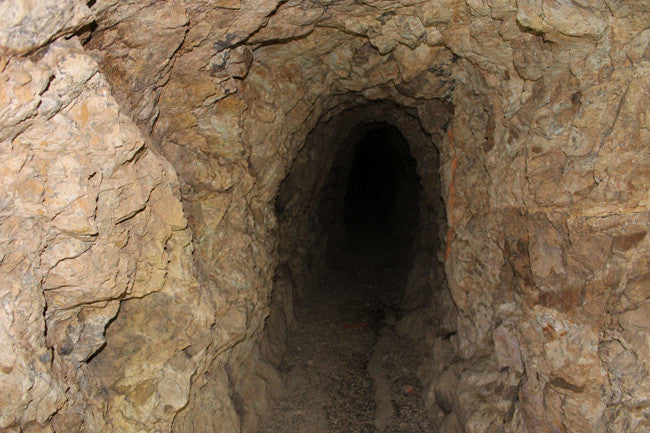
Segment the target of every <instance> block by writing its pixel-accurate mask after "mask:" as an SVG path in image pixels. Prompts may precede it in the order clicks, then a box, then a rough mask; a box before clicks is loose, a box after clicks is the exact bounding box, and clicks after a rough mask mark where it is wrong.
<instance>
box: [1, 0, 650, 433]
mask: <svg viewBox="0 0 650 433" xmlns="http://www.w3.org/2000/svg"><path fill="white" fill-rule="evenodd" d="M649 25H650V10H649V8H648V5H647V2H644V1H640V2H638V1H632V0H617V1H613V0H598V1H583V0H574V1H568V0H566V1H564V0H562V1H547V0H517V1H514V0H483V1H479V0H467V1H463V0H428V1H427V0H422V1H420V0H403V1H400V2H394V1H391V2H389V1H383V0H368V1H363V2H356V1H351V0H342V1H329V0H328V1H292V0H290V1H286V2H280V1H278V0H241V1H239V0H236V1H232V0H225V1H216V2H206V1H202V0H170V1H167V2H162V1H154V0H147V1H117V0H97V1H90V2H83V1H76V0H65V1H50V0H33V1H27V0H18V1H9V0H5V1H0V185H1V186H2V193H3V195H2V197H1V198H0V305H1V306H2V310H3V313H2V314H0V349H1V350H0V431H3V432H4V431H7V432H20V431H24V432H31V431H45V432H52V431H57V432H63V431H65V432H75V431H87V432H100V431H120V432H136V431H137V432H139V431H161V432H162V431H176V432H183V431H196V432H199V431H205V432H208V431H214V432H224V433H225V432H228V433H232V432H238V431H242V432H253V431H255V429H256V426H257V423H258V420H259V418H260V417H262V416H263V415H264V413H265V411H266V409H267V407H268V399H269V397H270V396H272V395H277V392H278V390H279V389H280V388H281V385H280V384H279V382H278V376H277V373H276V371H275V369H274V367H277V365H278V362H279V360H280V359H281V357H282V353H283V351H284V341H285V335H286V332H290V331H291V328H292V326H294V325H295V319H294V307H295V306H296V305H297V304H296V302H297V301H299V300H300V297H301V296H302V295H304V291H305V290H308V289H307V288H308V287H310V286H309V283H310V282H311V281H313V278H314V272H315V267H316V266H315V265H314V264H317V263H319V262H320V261H322V260H323V258H324V246H323V244H324V243H325V240H326V239H327V233H328V227H329V226H328V225H327V223H328V222H331V223H332V224H336V223H337V222H336V219H335V218H334V217H333V216H332V215H334V213H335V211H336V206H335V205H334V204H335V203H338V202H337V201H336V200H335V199H332V200H330V201H327V200H325V203H326V204H327V205H324V204H322V203H321V199H322V197H336V191H335V190H332V191H330V190H328V189H327V188H328V187H327V185H328V184H327V180H328V175H329V173H330V169H332V170H334V171H336V170H339V171H340V172H341V173H344V172H345V170H349V167H348V168H346V167H347V166H346V165H345V164H346V163H345V161H348V162H349V155H350V146H349V144H350V143H349V142H350V141H351V140H353V139H354V137H356V136H358V135H359V134H360V133H361V132H360V131H362V130H363V128H367V125H369V124H373V123H376V122H387V123H389V124H392V125H393V126H395V127H396V128H398V129H399V130H400V132H401V134H402V135H403V136H404V138H405V139H406V140H407V141H408V142H409V147H410V151H411V153H412V155H413V157H414V159H415V160H416V165H417V172H418V175H419V177H420V183H421V185H422V190H423V193H422V196H421V197H420V202H419V215H420V217H419V218H420V225H419V227H418V229H417V236H416V239H417V241H416V242H415V244H414V245H415V246H414V249H415V252H414V255H415V256H416V257H418V259H417V260H415V261H414V263H416V264H417V266H414V267H413V270H412V278H411V280H410V282H409V287H407V290H406V299H405V300H404V302H403V306H404V308H405V309H410V311H409V314H408V315H406V316H405V319H404V323H403V324H402V325H401V326H398V329H400V331H401V332H403V333H406V334H411V335H413V336H415V337H417V338H419V341H420V342H421V343H422V344H423V345H425V347H427V353H426V356H425V357H424V362H423V365H422V366H421V368H420V376H421V380H422V383H423V384H425V388H426V392H425V393H424V395H423V399H424V402H425V404H426V405H427V407H428V410H429V412H430V414H432V416H433V417H434V418H435V420H436V422H437V423H439V425H440V429H441V431H448V432H460V431H465V432H476V433H478V432H488V431H511V432H522V433H523V432H550V431H553V432H555V431H558V432H572V433H581V432H585V433H586V432H608V433H610V432H611V433H614V432H616V433H619V432H620V433H622V432H641V431H646V430H647V429H648V428H650V421H648V420H649V419H650V409H649V406H648V395H650V379H649V375H648V372H649V370H648V369H649V367H648V365H649V359H650V337H649V334H648V331H649V330H650V324H649V323H648V316H649V313H650V311H649V308H650V302H649V298H650V289H649V288H648V284H647V282H648V267H649V264H650V263H649V254H648V251H649V242H650V240H649V236H648V235H647V232H648V215H649V214H648V210H649V209H648V208H649V206H650V200H649V199H650V196H649V194H648V191H649V188H648V185H649V180H648V178H649V176H648V175H649V171H648V166H649V165H648V161H650V154H649V152H650V151H649V149H650V134H648V121H647V114H646V112H647V106H648V102H649V99H648V94H649V92H648V90H649V89H648V82H649V81H648V76H649V65H650V63H649V61H650V58H649V56H648V52H649V51H648V43H649V42H650V30H648V27H649ZM355 134H356V135H355ZM346 140H347V141H346ZM346 152H347V153H346ZM346 158H347V159H346ZM341 161H343V163H341ZM337 164H338V165H337ZM342 176H343V175H342ZM339 180H340V181H341V182H344V177H341V178H340V179H339ZM281 184H282V187H281ZM281 191H285V192H284V193H281ZM339 192H340V191H339ZM328 194H330V195H328ZM280 207H281V208H282V212H279V213H278V209H279V208H280ZM328 212H329V213H328ZM328 218H329V219H328ZM423 293H424V294H423Z"/></svg>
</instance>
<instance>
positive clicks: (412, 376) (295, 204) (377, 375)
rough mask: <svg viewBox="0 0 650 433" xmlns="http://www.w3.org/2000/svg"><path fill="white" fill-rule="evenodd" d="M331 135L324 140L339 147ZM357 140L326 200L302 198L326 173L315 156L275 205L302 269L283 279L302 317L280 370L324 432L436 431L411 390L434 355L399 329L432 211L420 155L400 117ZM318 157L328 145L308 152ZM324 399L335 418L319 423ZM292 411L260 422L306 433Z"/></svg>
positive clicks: (269, 430)
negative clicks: (312, 180) (425, 218)
mask: <svg viewBox="0 0 650 433" xmlns="http://www.w3.org/2000/svg"><path fill="white" fill-rule="evenodd" d="M322 137H323V134H318V135H317V138H318V141H316V144H317V145H322V146H323V148H326V146H327V145H330V146H331V145H332V144H333V143H326V142H323V141H322ZM353 137H355V138H349V139H348V140H346V141H345V142H343V143H342V144H341V146H340V148H339V151H338V153H337V154H336V155H335V156H334V161H333V163H332V165H331V167H330V169H329V171H328V173H327V174H326V175H327V178H325V179H324V182H323V184H321V185H322V187H320V188H319V189H318V197H316V200H314V198H315V197H314V196H309V195H307V196H303V197H306V198H303V199H302V200H298V197H300V196H299V194H300V193H301V192H302V191H304V190H305V189H306V188H305V186H306V185H309V182H306V181H305V179H306V177H307V178H308V177H309V176H315V175H316V176H318V175H319V174H321V172H319V168H320V167H318V164H317V161H318V160H316V159H314V158H312V159H309V158H306V161H307V163H304V162H303V165H300V164H296V165H295V166H294V169H295V171H294V172H293V173H290V176H289V178H288V180H287V182H286V183H285V184H284V185H283V186H282V188H281V194H280V196H279V202H278V204H277V205H276V211H278V212H279V218H280V226H281V228H282V227H286V229H285V231H283V232H281V234H280V235H281V240H284V242H286V243H285V244H284V245H287V246H288V248H285V249H284V250H282V246H283V244H281V254H282V253H283V256H282V258H283V259H284V260H285V262H284V263H286V267H285V266H281V267H280V269H283V270H284V269H290V270H291V271H283V272H285V273H284V274H280V275H279V277H278V278H279V280H278V284H284V283H285V282H287V281H290V284H292V285H293V287H294V292H293V300H294V303H293V313H294V315H295V318H296V325H295V326H293V327H291V330H290V331H288V332H287V339H286V349H287V350H286V352H285V355H284V356H283V357H282V360H281V361H280V362H279V363H278V368H279V370H280V371H281V372H282V374H283V380H284V381H285V382H286V383H287V384H288V385H287V387H288V392H289V393H290V394H291V395H292V398H291V406H292V407H301V408H306V409H305V411H306V412H305V413H306V414H308V415H306V416H307V417H309V418H310V419H312V420H314V421H311V422H309V423H308V424H309V426H310V428H312V427H314V426H317V429H318V431H319V432H320V431H359V432H361V431H369V430H366V427H367V426H369V425H372V424H373V423H375V422H379V423H380V424H381V423H388V422H389V420H391V419H395V420H398V419H399V422H400V423H403V422H404V420H405V419H406V420H408V427H407V428H411V427H412V428H424V429H425V430H424V431H433V428H434V426H433V425H432V424H430V421H429V420H428V418H427V415H426V410H425V409H424V406H423V404H422V402H421V400H418V399H417V398H413V396H405V395H404V393H403V392H402V391H401V390H402V387H403V386H404V384H417V383H418V378H417V367H418V365H419V364H420V362H421V359H422V356H424V355H423V352H422V351H421V350H420V349H419V346H417V345H416V344H413V342H412V341H411V340H409V338H405V337H404V335H400V334H399V332H398V323H400V320H401V319H402V317H403V314H404V311H403V309H402V305H403V300H404V298H405V294H406V293H407V290H406V289H407V281H409V278H410V277H409V273H410V271H411V268H412V263H413V261H414V251H415V249H416V248H415V240H416V237H417V236H418V234H419V230H420V227H419V225H420V218H421V216H422V215H421V212H422V210H421V209H420V202H421V200H420V198H421V195H423V194H424V193H423V189H422V186H421V183H420V178H419V176H418V174H417V171H416V161H415V159H414V158H413V157H412V156H411V151H410V147H409V143H408V142H407V140H406V139H405V138H404V136H403V135H402V134H401V132H400V131H399V130H398V129H397V128H396V127H394V126H391V125H389V124H386V123H372V124H365V125H360V127H359V128H358V129H357V130H356V131H355V132H354V133H353ZM357 137H358V138H357ZM316 149H318V148H316ZM319 154H320V155H322V154H326V153H325V152H323V153H319V152H318V151H317V150H313V151H312V152H311V153H309V152H308V151H306V153H305V154H304V155H305V156H306V157H309V156H310V155H319ZM321 167H322V166H321ZM301 217H302V218H303V219H302V220H300V218H301ZM298 220H299V221H302V222H303V223H302V224H301V225H298V224H296V223H295V221H298ZM284 224H286V225H284ZM296 227H298V228H299V229H297V230H296V229H295V228H296ZM301 276H308V277H301ZM409 286H410V283H409ZM280 287H281V286H280ZM274 317H275V316H274ZM269 323H272V322H271V321H269ZM304 384H309V386H307V387H306V388H305V386H304ZM391 399H393V401H392V403H391V402H390V400H391ZM322 408H326V409H325V410H326V411H327V412H328V414H329V415H328V417H327V419H323V420H321V421H319V415H318V414H319V411H320V410H321V409H322ZM327 408H331V410H329V409H327ZM393 408H395V409H393ZM283 410H284V409H283V408H281V407H278V408H276V409H275V411H274V412H273V414H274V415H271V416H270V417H269V418H268V419H267V421H266V424H264V425H263V426H262V428H261V430H260V431H261V432H262V433H273V432H279V431H305V425H304V424H303V423H302V421H300V420H299V419H292V421H289V424H287V419H286V417H285V416H284V415H283V413H284V412H283ZM395 411H403V412H404V413H408V414H409V415H408V416H407V417H406V418H405V417H401V418H400V417H399V416H397V415H396V412H395ZM275 414H277V416H276V415H275ZM378 417H379V419H380V420H379V421H377V419H378ZM382 420H384V421H382ZM390 422H392V421H390ZM395 422H398V421H395ZM309 431H312V430H309ZM313 431H316V430H313ZM373 431H374V430H373ZM387 431H388V430H387ZM390 431H393V430H390ZM395 431H397V430H395ZM400 431H401V430H400ZM410 431H415V430H410Z"/></svg>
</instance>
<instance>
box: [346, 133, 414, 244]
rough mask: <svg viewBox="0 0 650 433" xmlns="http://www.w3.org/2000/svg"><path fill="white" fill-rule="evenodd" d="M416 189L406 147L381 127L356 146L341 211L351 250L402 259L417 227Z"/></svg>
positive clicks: (409, 156) (394, 135)
mask: <svg viewBox="0 0 650 433" xmlns="http://www.w3.org/2000/svg"><path fill="white" fill-rule="evenodd" d="M420 189H421V187H420V183H419V178H418V176H417V173H416V170H415V160H414V159H413V158H412V157H411V155H410V152H409V147H408V143H407V142H406V140H405V139H404V137H403V136H402V135H401V133H400V132H399V131H398V130H397V129H396V128H395V127H393V126H390V125H379V126H377V127H374V128H372V129H370V130H369V131H368V132H366V133H365V135H363V136H362V137H361V139H360V140H359V141H358V143H357V144H356V146H355V149H354V154H353V160H352V166H351V170H350V174H349V176H348V182H347V186H346V191H345V196H344V206H343V221H344V224H343V225H344V227H345V234H346V237H347V240H348V241H349V243H348V245H349V246H357V247H365V249H372V248H376V249H380V250H386V251H391V252H393V253H395V254H402V255H404V254H405V253H407V250H408V249H409V247H410V244H411V243H412V240H413V236H414V234H415V231H416V229H417V224H418V221H419V209H418V198H419V195H420Z"/></svg>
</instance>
